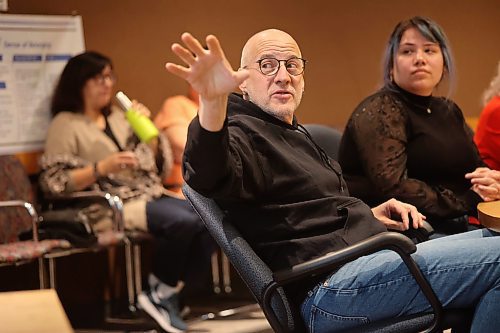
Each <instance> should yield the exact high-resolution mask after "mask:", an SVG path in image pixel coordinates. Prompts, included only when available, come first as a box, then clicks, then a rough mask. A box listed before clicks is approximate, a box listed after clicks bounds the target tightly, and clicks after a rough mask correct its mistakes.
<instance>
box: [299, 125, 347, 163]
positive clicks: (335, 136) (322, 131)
mask: <svg viewBox="0 0 500 333" xmlns="http://www.w3.org/2000/svg"><path fill="white" fill-rule="evenodd" d="M304 127H305V129H306V130H307V131H308V132H309V134H311V136H312V138H313V140H314V141H315V142H316V143H317V144H318V145H319V146H320V147H321V148H323V150H324V151H325V153H326V154H327V155H328V156H329V157H330V158H331V159H333V160H335V161H338V160H339V147H340V140H341V139H342V131H340V130H338V129H336V128H333V127H330V126H327V125H322V124H304Z"/></svg>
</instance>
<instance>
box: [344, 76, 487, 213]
mask: <svg viewBox="0 0 500 333" xmlns="http://www.w3.org/2000/svg"><path fill="white" fill-rule="evenodd" d="M339 161H340V164H341V165H342V168H343V170H344V173H345V178H346V181H347V183H348V187H349V190H350V192H351V193H352V195H354V196H358V197H359V198H361V199H363V200H365V202H367V203H369V204H379V203H381V202H383V201H385V200H387V199H389V198H391V197H395V198H396V199H399V200H401V201H405V202H408V203H410V204H413V205H415V206H416V207H417V208H418V209H419V210H420V211H422V212H423V214H424V215H426V216H427V217H428V220H430V221H431V222H435V221H442V220H444V219H449V218H454V217H458V216H461V215H464V214H469V215H476V214H477V212H476V206H477V203H478V202H480V201H481V198H480V197H479V196H478V195H477V194H476V193H475V192H473V191H472V190H470V187H471V183H470V181H469V180H467V179H465V178H464V176H465V174H466V173H467V172H471V171H474V169H476V168H477V167H479V166H484V163H483V162H482V161H481V159H480V157H479V154H478V151H477V148H476V146H475V144H474V142H473V139H472V131H471V130H470V129H469V127H468V126H467V125H466V123H465V120H464V117H463V115H462V111H461V110H460V109H459V107H458V106H457V105H456V104H455V103H453V102H452V101H450V100H447V99H444V98H436V97H432V96H428V97H425V96H418V95H414V94H411V93H409V92H407V91H404V90H403V89H401V88H399V87H397V86H396V85H393V86H391V87H388V88H384V89H382V90H380V91H378V92H377V93H375V94H374V95H372V96H369V97H368V98H366V99H365V100H364V101H362V102H361V103H360V104H359V105H358V107H356V109H355V110H354V112H353V114H352V115H351V117H350V119H349V121H348V123H347V126H346V129H345V131H344V135H343V138H342V142H341V145H340V152H339Z"/></svg>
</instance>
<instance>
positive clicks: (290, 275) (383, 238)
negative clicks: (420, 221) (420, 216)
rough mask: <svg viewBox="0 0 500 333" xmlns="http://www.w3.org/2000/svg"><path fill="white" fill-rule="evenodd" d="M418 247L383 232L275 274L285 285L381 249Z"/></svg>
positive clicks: (330, 269)
mask: <svg viewBox="0 0 500 333" xmlns="http://www.w3.org/2000/svg"><path fill="white" fill-rule="evenodd" d="M416 249H417V248H416V246H415V244H414V243H413V242H412V241H411V239H409V238H408V237H406V236H404V235H402V234H400V233H397V232H383V233H380V234H377V235H375V236H371V237H369V238H367V239H365V240H363V241H361V242H359V243H356V244H354V245H351V246H348V247H346V248H343V249H341V250H339V251H335V252H330V253H327V254H325V255H323V256H321V257H319V258H315V259H312V260H309V261H306V262H303V263H300V264H298V265H295V266H293V267H291V268H290V269H286V270H281V271H278V272H275V273H274V274H273V275H274V279H275V281H276V282H277V283H279V284H281V285H284V284H288V283H290V282H294V281H297V280H301V279H303V278H306V277H310V276H314V275H319V274H322V273H326V272H331V271H332V270H333V269H335V268H336V267H339V266H341V265H343V264H345V263H347V262H350V261H353V260H355V259H357V258H359V257H362V256H365V255H367V254H371V253H375V252H377V251H380V250H393V251H396V252H398V253H399V252H403V253H405V254H408V255H409V254H411V253H413V252H415V251H416Z"/></svg>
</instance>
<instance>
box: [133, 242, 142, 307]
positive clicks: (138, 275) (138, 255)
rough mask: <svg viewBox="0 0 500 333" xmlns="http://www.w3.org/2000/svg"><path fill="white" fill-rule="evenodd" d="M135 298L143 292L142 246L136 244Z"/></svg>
mask: <svg viewBox="0 0 500 333" xmlns="http://www.w3.org/2000/svg"><path fill="white" fill-rule="evenodd" d="M133 249H134V273H135V295H134V296H135V299H136V300H137V295H139V294H140V293H141V292H142V267H141V265H142V263H141V246H140V245H139V244H134V247H133Z"/></svg>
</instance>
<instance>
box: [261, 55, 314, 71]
mask: <svg viewBox="0 0 500 333" xmlns="http://www.w3.org/2000/svg"><path fill="white" fill-rule="evenodd" d="M256 62H257V63H258V64H259V69H260V72H261V73H262V74H264V75H274V74H276V73H278V71H279V70H280V66H281V63H282V62H283V63H285V69H286V71H287V72H288V73H289V74H290V75H300V74H302V73H304V69H305V68H306V62H307V61H306V60H305V59H302V58H295V57H294V58H290V59H287V60H279V59H276V58H262V59H260V60H257V61H256Z"/></svg>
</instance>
